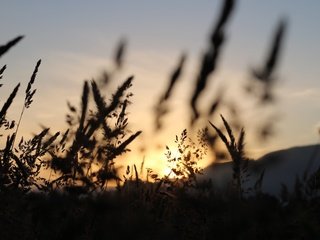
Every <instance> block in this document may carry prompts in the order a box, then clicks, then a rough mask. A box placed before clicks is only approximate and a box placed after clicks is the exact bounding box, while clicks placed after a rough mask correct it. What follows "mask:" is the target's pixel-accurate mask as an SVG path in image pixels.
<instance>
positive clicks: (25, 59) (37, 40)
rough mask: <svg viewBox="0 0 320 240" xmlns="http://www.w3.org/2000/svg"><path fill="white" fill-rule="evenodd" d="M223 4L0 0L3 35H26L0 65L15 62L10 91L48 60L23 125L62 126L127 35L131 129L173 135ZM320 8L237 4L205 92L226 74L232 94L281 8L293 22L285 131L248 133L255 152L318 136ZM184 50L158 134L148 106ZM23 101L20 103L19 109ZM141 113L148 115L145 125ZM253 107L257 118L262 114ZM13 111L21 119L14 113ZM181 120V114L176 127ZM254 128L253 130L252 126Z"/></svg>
mask: <svg viewBox="0 0 320 240" xmlns="http://www.w3.org/2000/svg"><path fill="white" fill-rule="evenodd" d="M221 3H222V1H209V0H206V1H197V2H196V3H195V1H191V0H185V1H177V0H170V1H146V0H145V1H102V0H100V1H84V0H77V1H75V0H69V1H43V0H41V1H40V0H39V1H36V0H30V1H14V0H10V1H3V2H2V9H3V11H2V14H1V16H0V29H1V36H0V42H1V43H5V42H7V41H8V40H9V39H11V38H13V37H15V36H17V35H19V34H24V35H26V38H25V39H24V40H23V41H22V42H21V43H19V45H18V46H16V47H15V48H14V49H12V50H11V51H10V52H9V53H8V54H6V55H5V56H4V57H3V58H2V59H1V65H3V64H7V65H8V69H7V71H6V73H5V75H4V81H5V84H6V85H5V87H4V88H3V89H1V94H2V96H4V95H5V96H6V95H8V94H9V91H10V89H12V88H13V86H14V85H15V84H16V83H17V82H22V83H23V84H24V86H25V85H26V84H27V82H28V79H29V77H30V75H31V73H32V70H33V68H34V65H35V63H36V61H37V60H38V59H39V58H41V59H43V64H42V66H41V67H40V71H39V75H38V78H37V82H36V86H37V88H38V92H37V95H36V97H35V102H34V104H33V106H32V107H31V109H30V110H28V111H27V112H26V114H25V118H24V122H23V124H24V125H23V126H24V130H23V131H22V133H27V132H32V131H38V130H39V123H43V124H44V125H48V126H51V127H52V129H53V131H55V130H60V129H61V128H63V126H64V117H65V113H66V111H67V107H66V101H67V100H70V101H71V102H73V103H75V104H77V103H78V102H79V93H80V92H81V86H82V83H83V80H84V79H91V78H92V77H96V76H99V73H100V72H101V70H103V69H104V68H107V69H108V68H112V62H111V61H110V57H112V54H113V50H114V47H115V46H116V44H117V42H118V40H119V39H121V38H122V37H125V38H126V39H127V40H128V51H127V55H126V61H125V69H124V71H123V73H121V74H120V75H119V76H117V81H119V83H120V82H121V81H122V80H123V79H124V78H125V77H126V76H129V75H131V74H133V75H135V82H134V87H133V89H132V91H133V92H134V93H135V97H134V98H133V102H134V104H133V105H132V106H131V108H130V112H131V116H132V117H131V120H132V128H133V129H136V130H138V129H142V130H144V132H145V133H144V135H143V136H142V139H143V140H144V141H145V140H147V139H149V138H152V139H153V140H154V139H155V140H154V141H155V144H156V142H163V141H166V140H167V139H168V138H169V139H172V140H173V139H174V136H175V135H176V134H179V132H180V131H181V130H182V129H183V128H184V124H186V122H184V121H183V120H182V119H183V116H185V115H186V114H188V111H187V110H188V109H186V108H185V106H184V105H183V104H184V101H186V100H187V98H186V91H189V90H190V86H191V85H192V84H193V82H194V79H195V69H197V67H198V66H199V59H200V56H201V53H202V51H203V50H204V49H205V47H206V43H207V37H208V34H209V32H210V30H211V28H212V26H213V23H214V21H215V19H216V17H217V14H218V12H219V7H220V5H221ZM319 11H320V2H319V1H316V0H310V1H304V2H303V1H298V0H283V1H277V0H269V1H254V0H246V1H240V2H238V3H237V6H236V11H235V13H234V15H233V17H232V19H231V21H230V23H229V25H228V35H227V42H226V45H225V47H224V49H223V52H222V58H221V62H220V63H219V69H218V72H217V74H216V75H215V76H213V77H212V81H211V83H210V87H211V88H212V91H211V90H209V91H207V93H206V94H207V95H209V98H210V96H211V95H214V94H216V89H217V86H218V85H219V82H228V83H229V84H230V85H232V87H231V90H230V94H233V93H234V92H236V91H237V90H236V89H237V87H239V86H240V85H241V82H242V81H244V80H245V79H246V78H247V76H248V72H249V70H250V68H252V67H255V66H259V64H262V63H263V57H264V56H265V54H266V52H267V49H268V46H269V43H270V38H271V36H272V32H273V29H274V27H275V26H276V24H277V22H278V21H279V20H280V19H281V18H282V17H286V18H287V19H288V21H289V26H288V34H287V36H286V39H285V47H284V51H283V56H282V58H281V62H280V65H279V68H278V71H277V76H278V78H279V84H278V85H277V93H278V96H279V97H278V99H279V101H278V103H277V105H276V107H275V108H276V112H277V113H280V115H281V118H280V119H279V120H278V122H277V130H278V134H277V135H276V136H275V137H274V139H273V140H272V141H271V142H269V143H265V144H263V145H256V144H255V143H254V140H251V141H250V138H248V139H247V142H248V148H249V149H251V150H252V152H253V154H254V152H256V153H257V154H262V153H263V152H266V151H269V150H272V149H277V148H283V147H289V146H292V145H303V144H310V143H315V142H317V141H318V135H317V131H316V127H317V126H318V124H320V105H319V104H318V102H319V99H320V91H319V90H320V80H319V79H318V78H319V76H320V68H319V67H318V65H319V62H320V47H319V42H320V30H319V27H318V24H319V22H320V15H319ZM183 51H185V52H187V54H188V61H187V69H186V71H185V73H184V75H183V81H182V82H181V83H180V86H178V88H179V89H176V91H175V93H174V95H175V96H174V97H175V98H174V101H173V103H172V104H173V106H172V107H173V108H174V109H175V111H174V112H173V113H171V114H170V115H169V116H168V118H167V119H166V120H165V121H166V124H167V125H168V127H167V129H166V130H165V131H163V133H162V135H157V136H156V137H154V136H153V135H152V134H151V131H150V128H151V127H150V125H151V124H152V120H153V119H152V117H150V115H151V108H152V106H153V104H154V103H155V101H156V100H157V98H158V97H159V95H160V94H161V92H162V91H161V90H162V88H163V87H164V86H165V85H166V83H167V80H168V76H169V74H170V72H171V70H172V68H173V67H174V66H175V64H176V62H177V60H178V57H179V56H180V54H181V52H183ZM232 88H234V89H233V90H232ZM22 97H23V96H21V98H22ZM238 97H240V96H238ZM240 98H241V97H240ZM146 99H148V101H146ZM19 104H20V103H15V107H16V108H17V109H20V106H19ZM243 109H246V106H245V105H244V106H243ZM17 112H18V111H17ZM243 114H244V115H246V114H247V113H246V112H244V113H243ZM142 116H145V117H144V119H147V120H146V122H145V123H143V124H141V117H142ZM248 116H251V118H255V113H251V115H250V114H249V115H248ZM12 118H15V113H14V112H12ZM176 119H179V124H178V126H177V125H176V122H177V121H176ZM248 125H250V124H248ZM146 126H148V127H146ZM319 126H320V125H319ZM245 127H246V128H250V126H245ZM248 131H249V135H250V129H248Z"/></svg>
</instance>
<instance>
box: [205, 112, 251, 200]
mask: <svg viewBox="0 0 320 240" xmlns="http://www.w3.org/2000/svg"><path fill="white" fill-rule="evenodd" d="M221 119H222V121H223V124H224V126H225V128H226V131H227V134H228V137H229V140H228V139H227V137H226V136H225V135H224V134H223V132H222V131H221V130H220V129H219V128H217V127H216V126H215V125H213V124H212V123H211V122H210V125H211V126H212V127H213V128H214V129H215V130H216V132H217V134H218V135H219V137H220V139H221V140H222V141H223V142H224V144H225V145H226V147H227V149H228V152H229V154H230V156H231V159H232V166H233V167H232V169H233V176H232V177H233V184H234V186H235V188H236V191H237V192H238V195H239V197H240V198H242V197H243V194H244V193H246V192H247V190H246V189H244V186H243V185H244V183H245V182H246V181H247V180H248V177H249V172H248V161H249V159H248V158H247V157H246V156H245V152H244V137H245V132H244V129H241V131H240V135H239V138H238V140H237V141H236V139H235V137H234V135H233V132H232V129H231V127H230V125H229V124H228V122H227V121H226V120H225V119H224V117H223V116H222V115H221Z"/></svg>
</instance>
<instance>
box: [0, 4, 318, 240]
mask: <svg viewBox="0 0 320 240" xmlns="http://www.w3.org/2000/svg"><path fill="white" fill-rule="evenodd" d="M233 8H234V1H231V0H229V1H225V3H224V6H223V8H222V11H221V14H220V18H218V21H217V24H216V25H215V26H214V29H213V32H212V35H211V36H210V41H209V44H208V48H207V50H206V52H205V53H204V55H203V59H202V60H201V67H200V69H199V74H198V76H197V78H196V83H195V88H194V93H193V95H192V96H191V98H190V103H189V106H190V110H191V112H192V114H191V116H190V126H194V124H195V122H196V121H198V120H199V119H200V118H208V119H207V120H210V119H212V118H209V117H208V116H210V117H212V116H213V115H214V114H215V113H216V112H217V109H218V107H219V106H220V105H221V96H218V97H217V98H216V99H214V101H213V102H212V104H209V108H208V112H207V113H201V111H200V110H199V109H198V107H197V103H198V101H199V96H200V95H201V94H202V92H203V90H204V89H205V86H206V82H207V80H208V78H209V76H210V75H211V74H213V73H214V71H215V69H216V66H217V62H218V59H219V56H220V51H221V46H222V45H223V43H224V39H225V28H226V23H227V22H228V19H229V18H230V14H231V13H232V12H233ZM285 29H286V24H285V22H284V21H281V22H280V24H279V25H278V27H277V29H276V31H275V34H274V39H273V41H272V43H271V48H270V54H269V56H268V58H267V60H266V61H265V64H264V66H263V67H262V68H261V69H259V70H253V71H252V76H253V80H254V81H255V82H253V83H250V85H248V86H247V88H246V90H247V91H248V93H253V92H254V96H255V97H256V96H258V98H259V99H260V104H261V102H262V103H263V104H269V103H270V102H272V100H273V92H272V89H273V81H274V79H275V78H274V76H273V75H274V70H275V67H276V66H277V62H278V56H279V52H280V49H281V43H282V39H283V36H284V33H285ZM22 38H23V36H19V37H17V38H15V39H13V40H11V41H9V42H8V43H7V44H5V45H3V46H0V57H1V56H2V55H3V54H5V53H6V52H7V51H8V50H9V49H10V48H11V47H13V46H14V45H15V44H17V43H18V42H19V41H20V40H21V39H22ZM124 48H125V44H124V42H121V44H120V46H119V48H118V50H117V51H116V54H115V59H114V60H115V71H116V70H117V69H120V68H121V66H122V58H123V52H124ZM185 60H186V55H182V57H181V59H180V60H179V64H178V66H177V69H176V70H175V71H174V72H173V74H172V76H171V79H170V82H169V85H168V88H167V89H166V90H165V92H164V94H163V96H162V97H161V98H160V100H159V102H158V103H157V105H156V107H155V116H156V122H155V128H156V129H157V130H158V131H160V129H161V128H162V127H163V117H164V115H165V114H166V113H167V112H168V101H169V99H170V98H171V95H172V90H173V88H174V86H175V84H176V82H177V81H178V79H179V76H180V74H181V72H182V69H183V65H184V62H185ZM40 64H41V61H40V60H39V61H38V62H37V63H36V66H35V69H34V71H33V73H32V74H31V78H30V81H29V83H28V85H27V88H26V90H25V99H24V103H23V105H22V109H21V115H20V118H19V119H18V120H17V121H15V120H11V119H8V117H7V112H8V111H9V109H10V107H11V106H12V103H13V101H14V99H15V97H16V95H17V94H18V91H19V88H20V83H19V84H17V85H16V87H14V88H13V90H12V92H11V93H10V94H9V96H8V97H7V99H6V100H5V101H4V103H2V108H1V110H0V127H1V130H2V132H1V140H2V144H3V147H2V148H1V150H0V239H21V240H22V239H319V238H320V218H319V216H320V199H319V189H320V185H319V180H320V179H319V176H320V170H318V171H315V173H314V174H308V173H307V172H306V174H305V177H304V178H303V179H297V180H296V185H295V190H294V191H293V192H289V191H288V190H287V188H286V186H283V187H282V192H281V196H280V198H277V197H275V196H271V195H268V194H266V193H263V192H262V191H261V185H262V184H263V174H264V172H261V175H260V177H259V178H258V180H257V181H256V183H255V184H254V186H253V187H250V188H248V187H246V184H245V183H246V181H248V179H249V178H250V168H249V164H250V161H249V159H248V158H247V157H246V155H245V151H244V141H245V131H244V130H243V129H239V128H238V127H239V125H240V123H239V121H236V122H232V123H229V122H228V121H227V120H226V119H225V118H224V117H223V116H221V119H222V122H223V128H220V127H217V126H216V125H215V123H212V122H208V127H207V128H204V129H203V130H201V131H199V133H198V139H197V143H194V142H193V141H192V140H191V139H190V138H188V134H187V130H185V131H183V132H182V133H181V135H180V136H176V144H177V150H178V151H179V153H180V154H181V155H180V156H179V157H176V156H173V154H172V153H171V149H169V148H168V147H167V149H166V153H165V154H166V156H167V159H168V163H169V166H170V168H171V172H170V173H169V174H168V175H165V176H160V175H158V174H157V173H156V172H154V171H153V170H152V169H147V176H146V179H144V176H142V173H143V170H144V169H143V164H142V165H141V167H140V168H137V166H136V165H133V166H131V167H130V166H128V167H127V169H126V172H125V174H124V175H123V176H120V175H121V174H120V173H119V170H118V167H117V165H116V159H117V158H118V157H119V156H120V155H123V154H125V153H126V152H127V151H129V149H128V146H129V144H130V143H131V142H132V141H135V140H136V138H137V137H138V136H139V135H140V133H141V132H140V131H137V132H135V133H132V132H131V131H129V130H128V116H127V107H128V106H129V105H130V97H131V96H132V94H131V93H130V92H129V89H130V87H131V85H132V80H133V77H129V78H128V79H127V80H125V81H124V83H123V84H121V85H120V86H119V88H118V89H117V90H116V91H115V92H114V94H113V95H112V97H111V99H110V100H109V101H107V100H106V99H109V97H108V98H105V97H104V96H103V95H102V93H101V91H100V89H101V88H102V87H103V86H104V85H107V84H108V82H109V81H110V78H111V77H112V75H111V74H107V73H105V74H104V75H103V78H102V79H100V80H99V81H94V80H92V81H91V82H85V83H84V85H83V91H82V95H81V104H80V107H79V108H77V107H75V106H73V105H72V104H71V103H68V107H69V110H70V113H69V114H68V115H67V123H68V128H67V130H65V131H62V132H57V133H51V132H50V130H49V129H48V128H44V129H43V130H42V131H41V132H40V133H39V134H36V135H34V137H32V138H31V139H25V138H23V137H22V138H20V139H17V136H18V131H19V127H20V124H21V120H22V118H23V115H24V113H25V111H26V110H27V109H28V108H29V107H30V105H31V104H32V101H33V96H34V94H35V93H36V90H35V88H34V83H35V79H36V75H37V73H38V71H39V68H40ZM5 69H6V66H3V67H2V68H1V70H0V75H1V77H0V78H1V79H2V76H3V75H4V74H5ZM257 84H258V88H256V86H257ZM1 86H2V85H1ZM257 89H258V90H257ZM257 91H258V94H257ZM265 126H266V128H264V129H263V130H262V131H260V132H259V134H260V135H261V136H263V137H266V136H267V135H268V134H269V130H270V128H271V126H270V124H269V123H266V124H265ZM235 132H236V133H237V134H235ZM238 133H239V134H238ZM236 135H239V137H236ZM218 140H219V141H220V140H221V141H222V142H223V143H224V144H225V146H226V149H227V152H226V154H227V155H228V156H229V158H230V159H231V161H232V164H233V176H232V181H231V182H230V184H229V185H228V187H227V188H225V189H216V188H214V187H213V185H212V182H210V180H206V181H199V179H198V175H199V174H202V170H203V169H201V168H200V167H199V166H198V162H199V160H201V159H202V158H203V157H204V155H205V154H206V152H207V150H208V149H209V150H210V151H212V153H214V154H216V157H217V156H218V155H219V154H218V153H219V151H220V150H219V149H218V148H217V146H216V144H215V143H216V142H217V141H218ZM110 184H111V185H112V186H113V187H110Z"/></svg>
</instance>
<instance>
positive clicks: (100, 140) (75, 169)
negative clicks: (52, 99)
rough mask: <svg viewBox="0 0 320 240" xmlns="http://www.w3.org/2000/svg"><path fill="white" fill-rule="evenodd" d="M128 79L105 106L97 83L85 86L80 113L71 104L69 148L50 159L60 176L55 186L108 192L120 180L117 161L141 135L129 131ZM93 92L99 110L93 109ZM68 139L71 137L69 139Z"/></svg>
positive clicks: (60, 150)
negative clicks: (108, 188)
mask: <svg viewBox="0 0 320 240" xmlns="http://www.w3.org/2000/svg"><path fill="white" fill-rule="evenodd" d="M132 79H133V77H129V78H128V79H127V80H126V81H125V82H124V83H123V84H122V85H121V86H120V87H119V88H118V90H117V91H116V92H115V94H113V95H112V98H111V99H110V102H109V103H106V101H105V99H104V97H103V96H102V94H101V92H100V90H99V88H98V86H97V84H96V82H95V81H91V84H90V86H89V83H88V82H85V83H84V87H83V92H82V100H81V112H80V113H78V112H77V110H76V108H75V107H73V106H71V104H68V106H69V109H70V114H69V115H68V117H67V122H68V123H69V125H70V129H69V130H68V131H67V132H66V134H65V135H66V136H65V139H67V138H68V139H69V140H70V145H68V144H65V145H64V147H63V148H61V149H57V151H56V152H55V153H54V154H53V157H52V159H51V160H50V167H51V168H52V169H53V170H54V171H57V172H58V173H59V174H60V175H61V176H59V177H58V178H56V179H55V180H53V181H52V184H55V185H56V186H58V187H59V186H64V187H67V188H70V187H73V188H79V187H80V188H81V189H86V190H84V191H88V190H95V189H96V188H100V189H105V188H106V187H107V184H108V182H109V181H120V178H119V176H118V173H117V168H116V167H115V159H116V158H117V157H118V156H120V155H121V154H123V153H125V152H127V151H129V149H128V148H127V147H128V145H129V144H130V143H131V142H132V141H133V140H134V139H135V138H136V137H137V136H138V135H139V134H140V133H141V131H138V132H136V133H134V134H131V135H130V136H129V137H127V135H128V134H129V133H130V131H129V130H128V129H127V127H128V118H127V113H126V109H127V106H128V104H130V101H129V98H130V97H131V96H132V93H130V92H129V93H127V90H128V89H129V88H130V87H131V85H132ZM90 90H91V93H92V98H93V100H94V103H95V106H96V109H95V110H93V109H90V106H89V96H91V94H90ZM67 136H68V137H67Z"/></svg>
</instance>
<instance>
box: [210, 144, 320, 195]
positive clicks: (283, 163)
mask: <svg viewBox="0 0 320 240" xmlns="http://www.w3.org/2000/svg"><path fill="white" fill-rule="evenodd" d="M319 167H320V145H319V144H317V145H309V146H300V147H292V148H288V149H283V150H279V151H275V152H271V153H268V154H266V155H264V156H263V157H261V158H259V159H258V160H255V161H250V162H249V170H250V173H251V176H250V179H249V182H248V183H247V186H248V187H249V186H253V184H254V183H255V182H256V180H257V178H258V177H259V176H260V174H261V172H262V171H263V169H265V174H264V179H263V183H262V191H263V192H266V193H271V194H274V195H278V194H279V193H280V190H281V184H285V185H286V186H287V187H288V190H289V191H292V190H293V187H294V183H295V180H296V177H297V176H298V177H299V178H300V179H302V178H303V175H304V173H305V172H306V171H307V173H308V174H312V173H314V172H315V171H316V170H317V169H318V168H319ZM204 178H206V179H207V178H211V179H212V183H213V184H214V185H215V186H217V187H220V188H223V187H225V186H226V185H227V184H228V182H230V180H231V178H232V163H231V162H226V163H216V164H212V165H210V166H209V167H207V168H206V169H205V170H204Z"/></svg>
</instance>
